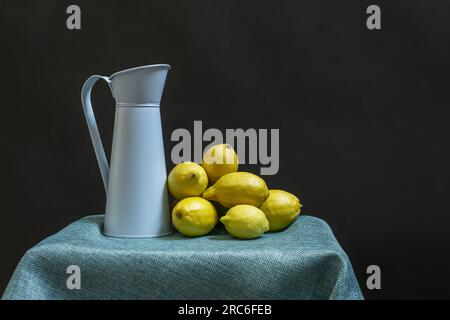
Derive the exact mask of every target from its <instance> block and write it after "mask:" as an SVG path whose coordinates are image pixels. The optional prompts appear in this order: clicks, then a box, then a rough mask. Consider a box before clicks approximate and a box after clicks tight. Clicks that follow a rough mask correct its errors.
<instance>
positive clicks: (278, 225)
mask: <svg viewBox="0 0 450 320" xmlns="http://www.w3.org/2000/svg"><path fill="white" fill-rule="evenodd" d="M301 207H302V205H301V204H300V200H299V199H298V198H297V197H296V196H294V195H293V194H292V193H289V192H286V191H283V190H276V189H271V190H269V197H268V198H267V199H266V201H264V202H263V204H262V205H261V206H260V207H259V208H260V209H261V210H262V211H263V212H264V214H265V215H266V217H267V220H269V228H270V231H279V230H282V229H285V228H286V227H288V226H289V225H290V224H291V223H292V222H294V220H295V218H297V217H298V215H299V214H300V210H301Z"/></svg>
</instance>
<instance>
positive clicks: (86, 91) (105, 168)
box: [81, 75, 114, 192]
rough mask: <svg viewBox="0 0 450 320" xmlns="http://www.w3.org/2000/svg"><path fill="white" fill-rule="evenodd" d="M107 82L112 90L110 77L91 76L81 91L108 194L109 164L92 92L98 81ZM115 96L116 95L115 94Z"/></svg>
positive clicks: (85, 113) (90, 132)
mask: <svg viewBox="0 0 450 320" xmlns="http://www.w3.org/2000/svg"><path fill="white" fill-rule="evenodd" d="M99 79H103V80H105V81H106V82H107V83H108V85H109V88H110V89H111V92H112V88H111V80H109V78H108V77H103V76H98V75H94V76H90V77H89V78H88V79H87V80H86V82H85V83H84V85H83V88H82V89H81V103H82V104H83V110H84V115H85V116H86V122H87V125H88V128H89V134H90V135H91V140H92V144H93V145H94V151H95V156H96V157H97V162H98V166H99V167H100V173H101V174H102V179H103V184H104V186H105V190H106V192H108V177H109V164H108V159H107V158H106V154H105V149H104V148H103V144H102V139H101V138H100V133H99V131H98V127H97V122H96V121H95V116H94V110H93V109H92V104H91V91H92V87H93V86H94V84H95V83H96V82H97V80H99ZM113 96H114V94H113Z"/></svg>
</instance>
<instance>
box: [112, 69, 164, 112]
mask: <svg viewBox="0 0 450 320" xmlns="http://www.w3.org/2000/svg"><path fill="white" fill-rule="evenodd" d="M169 69H170V65H168V64H153V65H147V66H141V67H136V68H131V69H126V70H122V71H119V72H116V73H114V74H113V75H111V77H110V81H111V88H112V91H113V96H114V98H115V100H116V106H117V107H159V105H160V103H161V97H162V94H163V91H164V85H165V83H166V78H167V72H168V71H169Z"/></svg>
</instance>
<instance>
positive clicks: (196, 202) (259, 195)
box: [167, 144, 302, 239]
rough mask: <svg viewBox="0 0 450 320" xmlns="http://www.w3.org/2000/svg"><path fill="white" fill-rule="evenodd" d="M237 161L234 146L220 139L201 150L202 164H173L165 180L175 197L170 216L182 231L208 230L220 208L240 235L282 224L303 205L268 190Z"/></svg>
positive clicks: (254, 235)
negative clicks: (203, 151)
mask: <svg viewBox="0 0 450 320" xmlns="http://www.w3.org/2000/svg"><path fill="white" fill-rule="evenodd" d="M238 166H239V160H238V156H237V154H236V152H235V151H234V149H233V148H232V147H231V146H229V145H226V144H220V145H215V146H213V147H211V148H209V149H208V150H207V151H206V152H205V153H204V154H203V159H202V164H201V165H199V164H197V163H194V162H183V163H180V164H178V165H177V166H175V167H174V168H173V169H172V171H171V172H170V173H169V177H168V180H167V184H168V188H169V192H170V194H171V195H172V196H173V197H174V198H175V199H176V202H175V203H174V204H173V205H172V221H173V225H174V226H175V228H176V229H177V230H178V231H179V232H180V233H181V234H183V235H185V236H190V237H198V236H203V235H206V234H207V233H209V232H210V231H211V230H212V229H213V228H214V227H215V226H216V224H217V223H218V222H219V215H218V212H219V213H221V214H222V216H221V218H220V222H222V223H223V224H224V225H225V229H226V230H227V231H228V232H229V233H230V234H231V235H233V236H234V237H236V238H239V239H254V238H258V237H260V236H261V235H262V234H263V233H265V232H266V231H280V230H283V229H285V228H287V227H288V226H289V225H290V224H291V223H292V222H293V221H294V220H295V219H296V218H297V216H298V215H299V214H300V209H301V207H302V205H301V204H300V200H299V199H298V198H297V197H296V196H294V195H293V194H291V193H289V192H286V191H283V190H276V189H271V190H269V189H268V188H267V185H266V183H265V182H264V180H263V179H261V178H260V177H258V176H257V175H255V174H252V173H249V172H238ZM208 183H210V184H211V186H210V187H209V188H208ZM213 203H214V204H213ZM225 211H226V213H225V214H224V215H223V213H224V212H225Z"/></svg>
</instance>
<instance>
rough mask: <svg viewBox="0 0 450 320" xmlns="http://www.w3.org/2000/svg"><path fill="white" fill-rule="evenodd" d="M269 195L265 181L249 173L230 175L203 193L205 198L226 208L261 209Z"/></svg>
mask: <svg viewBox="0 0 450 320" xmlns="http://www.w3.org/2000/svg"><path fill="white" fill-rule="evenodd" d="M268 195H269V190H268V189H267V185H266V183H265V182H264V180H263V179H261V178H260V177H258V176H257V175H254V174H253V173H249V172H233V173H228V174H226V175H224V176H223V177H221V178H220V179H219V180H217V181H216V183H215V184H213V185H212V186H211V187H209V188H208V189H206V191H205V192H203V198H205V199H207V200H214V201H217V202H219V203H220V204H221V205H223V206H224V207H226V208H231V207H233V206H235V205H238V204H250V205H253V206H256V207H259V206H260V205H261V204H262V203H263V202H264V200H266V198H267V196H268Z"/></svg>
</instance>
